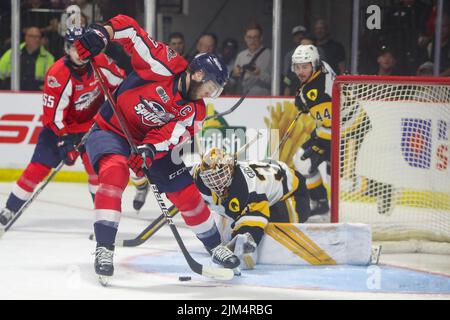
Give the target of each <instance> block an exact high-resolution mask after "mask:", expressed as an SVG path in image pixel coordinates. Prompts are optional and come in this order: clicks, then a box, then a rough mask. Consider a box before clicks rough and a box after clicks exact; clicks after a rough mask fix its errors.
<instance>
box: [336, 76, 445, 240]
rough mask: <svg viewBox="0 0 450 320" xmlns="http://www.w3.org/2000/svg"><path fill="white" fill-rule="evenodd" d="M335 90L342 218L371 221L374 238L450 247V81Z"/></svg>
mask: <svg viewBox="0 0 450 320" xmlns="http://www.w3.org/2000/svg"><path fill="white" fill-rule="evenodd" d="M335 85H338V86H339V100H340V101H339V103H338V102H337V101H334V103H333V112H334V113H333V115H336V111H337V110H336V108H339V113H340V115H339V119H340V130H339V131H340V133H339V146H340V154H339V194H338V199H339V200H338V201H339V212H338V215H339V221H340V222H363V223H369V224H371V226H372V231H373V235H374V240H383V241H386V240H415V241H416V240H427V241H438V242H450V168H449V159H450V151H449V135H450V134H449V132H450V82H449V83H448V84H447V85H445V84H420V83H417V82H412V83H411V84H408V83H404V82H403V81H402V82H401V83H399V82H397V83H396V82H390V81H380V80H378V81H377V82H371V81H361V82H359V83H358V81H357V80H355V79H353V80H351V81H350V80H349V81H348V82H346V81H345V80H342V81H340V82H339V84H338V83H336V84H335ZM333 130H335V129H334V128H333ZM336 133H337V132H336ZM333 137H336V135H333Z"/></svg>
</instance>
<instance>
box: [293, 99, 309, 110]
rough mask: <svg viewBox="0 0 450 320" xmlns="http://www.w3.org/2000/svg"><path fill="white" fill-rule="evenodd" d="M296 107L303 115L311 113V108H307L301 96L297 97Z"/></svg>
mask: <svg viewBox="0 0 450 320" xmlns="http://www.w3.org/2000/svg"><path fill="white" fill-rule="evenodd" d="M295 106H296V107H297V109H298V111H300V112H301V113H309V108H308V107H307V106H306V104H305V103H303V101H302V99H301V98H300V96H299V95H296V96H295Z"/></svg>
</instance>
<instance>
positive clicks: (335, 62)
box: [314, 19, 345, 74]
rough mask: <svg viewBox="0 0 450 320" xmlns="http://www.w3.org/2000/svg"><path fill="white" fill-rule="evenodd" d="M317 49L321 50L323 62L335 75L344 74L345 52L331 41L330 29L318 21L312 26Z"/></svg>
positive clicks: (321, 21)
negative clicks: (326, 63)
mask: <svg viewBox="0 0 450 320" xmlns="http://www.w3.org/2000/svg"><path fill="white" fill-rule="evenodd" d="M314 35H315V36H316V39H317V47H318V48H321V49H322V50H323V53H324V55H325V57H324V58H325V61H327V62H328V64H329V65H330V66H331V68H333V70H334V72H336V74H343V73H344V72H345V50H344V47H343V45H342V44H340V43H339V42H337V41H335V40H333V39H331V34H330V29H329V26H328V23H327V22H326V21H325V20H322V19H319V20H317V21H316V23H315V24H314Z"/></svg>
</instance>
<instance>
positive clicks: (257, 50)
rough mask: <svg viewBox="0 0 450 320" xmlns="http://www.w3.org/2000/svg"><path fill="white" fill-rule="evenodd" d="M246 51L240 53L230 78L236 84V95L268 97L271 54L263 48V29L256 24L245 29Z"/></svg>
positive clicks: (270, 79) (270, 76)
mask: <svg viewBox="0 0 450 320" xmlns="http://www.w3.org/2000/svg"><path fill="white" fill-rule="evenodd" d="M244 40H245V44H246V45H247V49H246V50H244V51H241V52H240V53H239V54H238V56H237V58H236V62H235V64H234V68H233V73H232V77H233V79H234V81H235V82H236V84H237V87H236V89H235V90H236V93H239V94H240V93H245V92H248V94H249V95H260V96H267V95H270V93H271V91H270V89H271V81H272V59H271V56H272V53H271V50H270V49H269V48H266V47H264V46H263V29H262V27H261V26H260V25H259V24H257V23H252V24H250V25H249V26H248V27H247V28H246V29H245V36H244Z"/></svg>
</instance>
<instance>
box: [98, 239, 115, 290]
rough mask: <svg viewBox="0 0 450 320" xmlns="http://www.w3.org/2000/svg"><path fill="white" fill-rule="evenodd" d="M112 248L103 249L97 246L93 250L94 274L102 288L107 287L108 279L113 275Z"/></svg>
mask: <svg viewBox="0 0 450 320" xmlns="http://www.w3.org/2000/svg"><path fill="white" fill-rule="evenodd" d="M113 257H114V246H111V247H103V246H99V245H98V244H97V248H96V249H95V262H94V266H95V273H96V274H98V279H99V281H100V283H101V284H102V285H103V286H106V285H108V280H109V277H111V276H112V275H113V274H114V265H113Z"/></svg>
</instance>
